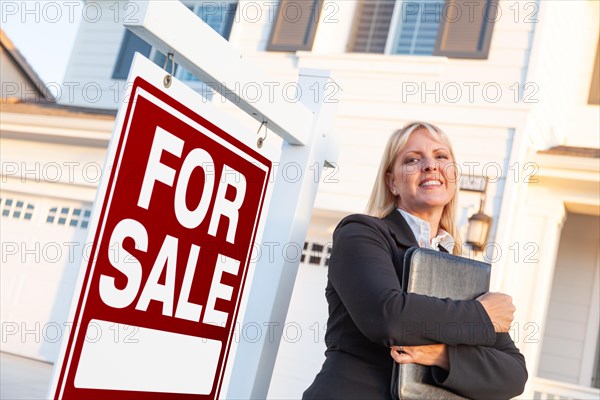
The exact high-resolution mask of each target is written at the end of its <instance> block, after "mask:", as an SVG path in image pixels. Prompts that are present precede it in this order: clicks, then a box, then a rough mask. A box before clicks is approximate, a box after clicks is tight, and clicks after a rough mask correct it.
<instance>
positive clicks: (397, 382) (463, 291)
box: [392, 247, 491, 400]
mask: <svg viewBox="0 0 600 400" xmlns="http://www.w3.org/2000/svg"><path fill="white" fill-rule="evenodd" d="M490 272H491V265H490V264H487V263H484V262H480V261H475V260H471V259H468V258H464V257H458V256H454V255H451V254H447V253H441V252H439V251H435V250H431V249H424V248H420V247H412V248H410V249H408V250H407V251H406V253H405V255H404V270H403V277H402V289H403V290H404V291H406V292H408V293H418V294H424V295H428V296H433V297H439V298H451V299H453V300H473V299H475V298H477V297H479V296H480V295H482V294H483V293H485V292H487V291H488V290H489V287H490ZM394 375H395V376H394V377H393V382H394V383H393V386H392V392H393V394H394V395H396V396H398V397H399V398H400V399H403V400H404V399H407V400H408V399H464V397H461V396H459V395H457V394H454V393H452V392H450V391H448V390H445V389H443V388H440V387H437V386H434V385H433V380H432V378H431V367H427V366H423V365H417V364H404V365H400V364H395V368H394Z"/></svg>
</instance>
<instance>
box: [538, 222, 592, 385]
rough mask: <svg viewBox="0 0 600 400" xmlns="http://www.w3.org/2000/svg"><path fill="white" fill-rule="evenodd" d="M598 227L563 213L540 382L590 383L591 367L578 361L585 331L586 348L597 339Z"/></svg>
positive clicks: (584, 341)
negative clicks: (563, 218)
mask: <svg viewBox="0 0 600 400" xmlns="http://www.w3.org/2000/svg"><path fill="white" fill-rule="evenodd" d="M599 227H600V217H598V216H595V217H594V216H589V215H582V214H571V213H568V214H567V218H566V222H565V226H564V229H563V231H562V235H561V240H560V246H559V250H558V257H557V260H556V267H555V272H554V279H553V283H552V291H551V297H550V304H549V306H548V316H547V317H546V329H545V334H544V341H543V344H542V354H541V358H540V365H539V369H538V375H539V376H540V377H542V378H547V379H555V380H558V381H561V382H568V383H574V384H581V385H583V386H589V385H590V382H591V379H590V378H591V372H592V371H591V369H592V366H591V365H585V366H584V357H585V354H586V353H589V352H590V349H589V348H587V349H586V345H588V346H589V344H590V343H586V336H587V335H588V330H590V331H591V332H593V333H592V336H593V338H592V339H591V342H592V343H591V345H592V346H595V345H596V343H594V342H595V341H596V340H597V335H598V305H597V300H596V303H595V304H594V303H593V302H592V301H593V294H594V290H596V291H597V290H598V288H597V287H598V243H600V232H599ZM590 325H591V326H590ZM592 362H593V361H592ZM584 367H587V368H584Z"/></svg>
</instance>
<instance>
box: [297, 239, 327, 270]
mask: <svg viewBox="0 0 600 400" xmlns="http://www.w3.org/2000/svg"><path fill="white" fill-rule="evenodd" d="M331 245H332V244H331V243H325V244H322V243H317V242H311V243H309V242H304V247H303V249H302V256H301V257H300V262H301V263H307V264H313V265H319V266H323V267H327V266H329V257H330V256H331ZM309 248H310V250H309Z"/></svg>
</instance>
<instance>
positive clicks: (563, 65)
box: [527, 1, 600, 149]
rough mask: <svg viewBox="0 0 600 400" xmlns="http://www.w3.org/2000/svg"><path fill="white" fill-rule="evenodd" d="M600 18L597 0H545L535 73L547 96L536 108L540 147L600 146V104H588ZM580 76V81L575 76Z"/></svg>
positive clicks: (541, 93)
mask: <svg viewBox="0 0 600 400" xmlns="http://www.w3.org/2000/svg"><path fill="white" fill-rule="evenodd" d="M599 21H600V3H599V2H597V1H541V2H540V15H539V28H538V29H537V30H536V33H535V36H534V43H533V46H534V47H533V48H534V51H533V53H532V56H531V63H530V68H529V69H530V71H529V74H528V77H527V80H528V81H529V82H534V83H535V85H536V87H537V88H538V89H539V92H538V94H537V96H536V97H538V98H539V99H543V101H540V102H539V103H537V104H535V105H534V107H533V108H532V113H533V117H534V119H535V124H536V127H537V129H536V130H535V131H532V132H531V134H532V137H533V138H534V146H535V148H537V149H540V148H547V147H551V146H553V145H558V144H568V145H570V146H583V147H598V146H599V142H598V131H599V130H600V122H599V121H598V106H597V105H596V106H591V105H588V104H587V101H588V96H589V91H590V84H591V78H592V69H593V66H594V57H595V55H596V48H597V47H596V46H597V45H598V31H599ZM573 77H578V78H579V79H573Z"/></svg>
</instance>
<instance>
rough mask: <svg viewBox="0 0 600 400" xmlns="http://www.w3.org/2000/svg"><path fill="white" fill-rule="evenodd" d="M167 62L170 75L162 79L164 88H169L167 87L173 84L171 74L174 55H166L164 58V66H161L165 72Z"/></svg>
mask: <svg viewBox="0 0 600 400" xmlns="http://www.w3.org/2000/svg"><path fill="white" fill-rule="evenodd" d="M169 60H170V61H171V73H170V74H167V75H165V77H164V79H163V85H164V86H165V87H166V88H169V86H171V83H172V82H173V74H174V73H175V54H173V53H169V54H167V58H165V65H164V66H163V69H164V70H165V71H166V70H167V65H168V64H169Z"/></svg>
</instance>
